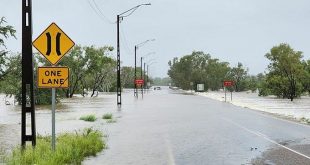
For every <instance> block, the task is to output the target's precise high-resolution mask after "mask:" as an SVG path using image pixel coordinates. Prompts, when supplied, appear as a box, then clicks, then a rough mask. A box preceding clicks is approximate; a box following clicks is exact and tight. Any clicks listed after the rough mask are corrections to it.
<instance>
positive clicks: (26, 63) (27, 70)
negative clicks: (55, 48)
mask: <svg viewBox="0 0 310 165" xmlns="http://www.w3.org/2000/svg"><path fill="white" fill-rule="evenodd" d="M31 1H32V0H23V2H22V5H23V6H22V122H21V130H22V131H21V133H22V134H21V135H22V136H21V144H22V146H23V147H25V145H26V141H31V142H32V146H35V145H36V125H35V106H34V93H33V54H32V3H31ZM27 113H30V120H31V135H27V133H26V123H27V122H26V114H27Z"/></svg>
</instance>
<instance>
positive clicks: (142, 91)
mask: <svg viewBox="0 0 310 165" xmlns="http://www.w3.org/2000/svg"><path fill="white" fill-rule="evenodd" d="M142 60H143V57H141V79H143V68H142ZM141 94H142V98H143V84H142V85H141Z"/></svg>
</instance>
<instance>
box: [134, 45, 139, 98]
mask: <svg viewBox="0 0 310 165" xmlns="http://www.w3.org/2000/svg"><path fill="white" fill-rule="evenodd" d="M136 59H137V46H136V45H135V81H134V83H135V84H134V85H135V89H134V96H136V97H138V90H137V84H136V80H137V60H136Z"/></svg>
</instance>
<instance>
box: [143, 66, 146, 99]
mask: <svg viewBox="0 0 310 165" xmlns="http://www.w3.org/2000/svg"><path fill="white" fill-rule="evenodd" d="M143 65H144V66H143V70H144V71H143V80H144V81H143V88H144V93H145V90H146V89H145V86H146V85H145V63H144V64H143Z"/></svg>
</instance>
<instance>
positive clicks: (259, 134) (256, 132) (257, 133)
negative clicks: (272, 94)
mask: <svg viewBox="0 0 310 165" xmlns="http://www.w3.org/2000/svg"><path fill="white" fill-rule="evenodd" d="M222 119H223V120H225V121H227V122H230V123H231V124H233V125H235V126H237V127H239V128H242V129H243V130H245V131H247V132H249V133H252V134H254V135H256V136H258V137H261V138H263V139H265V140H267V141H269V142H271V143H273V144H276V145H278V146H280V147H282V148H284V149H287V150H289V151H291V152H293V153H295V154H298V155H300V156H302V157H305V158H307V159H309V160H310V157H309V156H307V155H305V154H302V153H300V152H298V151H296V150H293V149H291V148H289V147H286V146H284V145H282V144H279V143H277V142H276V141H274V140H272V139H270V138H269V137H268V136H267V135H265V134H262V133H260V132H258V131H253V130H250V129H248V128H246V127H244V126H242V125H240V124H238V123H236V122H233V121H232V120H229V119H227V118H222Z"/></svg>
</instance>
